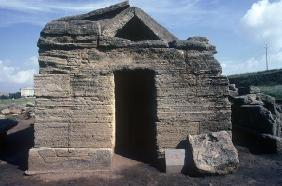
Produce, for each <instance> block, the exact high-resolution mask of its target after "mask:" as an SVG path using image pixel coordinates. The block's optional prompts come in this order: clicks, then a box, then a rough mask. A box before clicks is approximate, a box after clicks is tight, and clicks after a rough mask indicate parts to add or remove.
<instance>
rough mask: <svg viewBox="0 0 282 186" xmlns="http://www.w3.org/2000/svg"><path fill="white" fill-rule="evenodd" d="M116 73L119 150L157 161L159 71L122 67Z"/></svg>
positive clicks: (132, 157)
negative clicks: (157, 86) (157, 75)
mask: <svg viewBox="0 0 282 186" xmlns="http://www.w3.org/2000/svg"><path fill="white" fill-rule="evenodd" d="M114 75H115V99H116V144H115V152H116V153H117V154H120V155H122V156H125V157H127V158H130V159H134V160H138V161H142V162H145V163H150V164H154V163H155V161H156V159H157V145H156V124H155V120H156V90H155V73H154V71H151V70H121V71H117V72H115V73H114Z"/></svg>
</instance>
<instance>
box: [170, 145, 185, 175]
mask: <svg viewBox="0 0 282 186" xmlns="http://www.w3.org/2000/svg"><path fill="white" fill-rule="evenodd" d="M184 161H185V149H166V150H165V164H166V173H169V174H177V173H181V172H182V169H183V167H184Z"/></svg>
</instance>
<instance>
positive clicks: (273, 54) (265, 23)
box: [222, 0, 282, 75]
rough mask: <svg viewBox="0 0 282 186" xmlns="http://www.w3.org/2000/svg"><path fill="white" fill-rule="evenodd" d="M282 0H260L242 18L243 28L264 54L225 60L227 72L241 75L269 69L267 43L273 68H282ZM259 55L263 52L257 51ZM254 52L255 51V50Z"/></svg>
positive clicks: (224, 66)
mask: <svg viewBox="0 0 282 186" xmlns="http://www.w3.org/2000/svg"><path fill="white" fill-rule="evenodd" d="M281 10H282V0H277V1H269V0H260V1H258V2H256V3H254V4H253V5H252V7H251V8H250V9H249V10H248V11H247V12H246V13H245V15H244V16H243V17H242V18H241V24H242V27H243V29H242V31H243V33H244V34H246V36H247V38H248V39H250V44H251V45H253V46H254V47H257V48H258V49H259V51H260V54H259V55H258V56H256V57H249V58H245V59H244V58H243V57H242V58H241V59H240V60H234V59H228V60H222V67H223V72H224V74H227V75H229V74H238V73H246V72H256V71H263V70H266V60H265V54H264V51H263V50H262V49H263V47H264V45H265V44H267V45H268V47H269V50H268V59H269V60H268V61H269V69H276V68H282V17H281V16H279V12H280V11H281ZM256 53H257V54H258V53H259V52H256ZM253 54H254V53H253Z"/></svg>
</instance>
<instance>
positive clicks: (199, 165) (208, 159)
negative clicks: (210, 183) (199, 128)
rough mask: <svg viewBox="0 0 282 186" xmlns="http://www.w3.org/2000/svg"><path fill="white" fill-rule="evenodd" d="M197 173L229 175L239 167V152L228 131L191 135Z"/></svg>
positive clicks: (189, 139)
mask: <svg viewBox="0 0 282 186" xmlns="http://www.w3.org/2000/svg"><path fill="white" fill-rule="evenodd" d="M188 143H189V144H190V146H191V150H192V156H193V162H194V164H195V168H196V172H198V173H203V174H228V173H232V172H233V171H235V170H236V169H237V167H238V165H239V158H238V151H237V149H236V148H235V147H234V145H233V143H232V140H231V137H230V134H229V133H228V132H226V131H220V132H211V133H207V134H200V135H189V136H188Z"/></svg>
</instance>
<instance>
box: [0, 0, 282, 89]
mask: <svg viewBox="0 0 282 186" xmlns="http://www.w3.org/2000/svg"><path fill="white" fill-rule="evenodd" d="M119 2H121V0H72V1H71V0H57V1H55V0H0V92H2V91H5V92H14V91H18V90H19V89H20V88H23V87H29V86H33V75H34V74H37V73H38V68H39V67H38V62H37V59H38V48H37V46H36V43H37V40H38V38H39V34H40V31H41V30H42V29H43V27H44V25H45V24H46V23H47V22H49V21H51V20H54V19H58V18H60V17H63V16H70V15H77V14H81V13H87V12H89V11H92V10H95V9H97V8H103V7H106V6H110V5H112V4H115V3H119ZM130 4H131V6H137V7H140V8H142V9H143V10H144V11H145V12H147V13H148V14H149V15H151V16H152V17H153V18H154V19H155V20H156V21H158V22H159V23H160V24H162V25H163V26H164V27H166V28H167V29H168V30H169V31H170V32H172V33H173V34H174V35H176V36H177V37H178V38H179V39H183V40H184V39H187V38H188V37H192V36H205V37H207V38H208V39H209V40H210V42H211V43H212V44H214V45H216V47H217V51H218V54H216V56H215V57H216V58H217V60H218V61H219V62H220V64H221V66H222V68H223V74H224V75H230V74H238V73H245V72H255V71H263V70H265V69H266V65H265V46H266V45H267V46H268V53H269V55H268V58H269V69H276V68H282V16H281V15H280V12H281V10H282V0H247V1H246V0H177V1H176V0H130Z"/></svg>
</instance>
